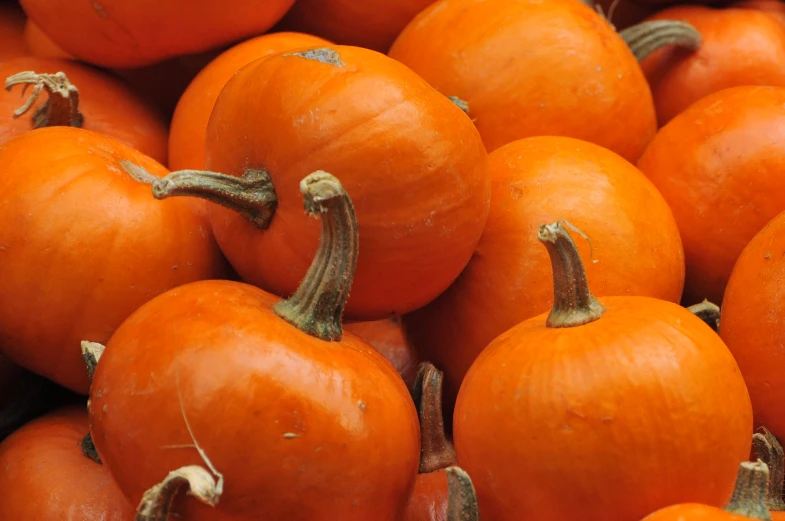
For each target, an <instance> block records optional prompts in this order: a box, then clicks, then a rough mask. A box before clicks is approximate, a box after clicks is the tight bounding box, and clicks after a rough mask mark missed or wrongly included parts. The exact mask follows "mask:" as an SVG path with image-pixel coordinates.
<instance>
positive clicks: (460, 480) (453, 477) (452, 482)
mask: <svg viewBox="0 0 785 521" xmlns="http://www.w3.org/2000/svg"><path fill="white" fill-rule="evenodd" d="M446 472H447V494H448V500H447V501H448V503H447V521H480V507H479V505H478V504H477V494H476V493H475V491H474V485H473V484H472V480H471V478H469V475H468V474H467V473H466V472H465V471H464V470H463V469H461V468H460V467H455V466H453V467H448V468H447V470H446Z"/></svg>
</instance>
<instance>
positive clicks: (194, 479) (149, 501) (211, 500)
mask: <svg viewBox="0 0 785 521" xmlns="http://www.w3.org/2000/svg"><path fill="white" fill-rule="evenodd" d="M183 488H186V490H187V494H188V495H189V496H193V497H195V498H196V499H198V500H199V501H201V502H202V503H204V504H206V505H209V506H211V507H214V506H215V505H217V504H218V500H219V499H220V497H221V494H222V493H223V483H222V482H221V481H220V480H219V481H218V482H216V481H215V480H214V479H213V476H212V475H211V474H210V473H209V472H208V471H207V470H206V469H204V468H203V467H200V466H198V465H191V466H188V467H183V468H180V469H177V470H175V471H173V472H170V473H169V475H168V476H166V478H165V479H164V480H163V481H162V482H161V483H159V484H157V485H155V486H154V487H153V488H151V489H150V490H148V491H147V492H145V493H144V496H142V501H141V502H140V503H139V507H138V508H137V510H136V521H168V519H169V514H170V511H171V509H172V501H174V498H175V496H176V495H177V493H178V492H179V491H180V490H181V489H183Z"/></svg>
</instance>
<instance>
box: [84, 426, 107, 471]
mask: <svg viewBox="0 0 785 521" xmlns="http://www.w3.org/2000/svg"><path fill="white" fill-rule="evenodd" d="M79 447H81V449H82V454H84V457H85V458H87V459H89V460H93V461H94V462H96V463H98V464H99V465H103V463H102V462H101V458H100V456H98V451H97V450H96V449H95V444H94V443H93V436H92V435H91V434H90V433H89V432H88V433H87V434H86V435H85V437H84V438H82V441H80V442H79Z"/></svg>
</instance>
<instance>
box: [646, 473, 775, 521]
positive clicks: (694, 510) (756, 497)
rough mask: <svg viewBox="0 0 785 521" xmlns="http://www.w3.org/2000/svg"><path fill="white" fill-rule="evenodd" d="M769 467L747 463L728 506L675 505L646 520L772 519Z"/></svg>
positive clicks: (712, 520)
mask: <svg viewBox="0 0 785 521" xmlns="http://www.w3.org/2000/svg"><path fill="white" fill-rule="evenodd" d="M768 483H769V469H768V468H767V467H766V464H764V463H762V462H760V461H758V462H755V463H751V462H744V463H742V464H741V466H740V468H739V476H738V480H737V481H736V487H735V489H734V491H733V498H732V499H731V501H730V503H729V504H728V506H726V507H725V509H720V508H717V507H715V506H709V505H704V504H700V503H687V504H682V505H673V506H669V507H666V508H663V509H662V510H659V511H657V512H654V513H653V514H651V515H649V516H646V517H645V518H644V521H682V520H686V519H689V520H690V521H746V520H749V519H760V520H762V521H771V519H772V518H771V515H770V514H769V511H768V510H767V509H766V492H767V488H768Z"/></svg>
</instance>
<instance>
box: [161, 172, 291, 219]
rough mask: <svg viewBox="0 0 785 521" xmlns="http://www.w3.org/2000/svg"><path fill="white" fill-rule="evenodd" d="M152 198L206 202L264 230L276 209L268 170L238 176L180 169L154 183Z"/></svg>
mask: <svg viewBox="0 0 785 521" xmlns="http://www.w3.org/2000/svg"><path fill="white" fill-rule="evenodd" d="M152 185H153V196H154V197H155V198H156V199H166V198H167V197H172V196H189V197H199V198H201V199H206V200H208V201H211V202H213V203H216V204H220V205H221V206H224V207H226V208H229V209H230V210H234V211H235V212H237V213H239V214H240V215H242V216H243V217H245V218H246V219H248V220H249V221H251V223H253V225H254V226H256V227H257V228H259V229H261V230H265V229H267V228H268V227H269V226H270V222H271V221H272V219H273V215H275V210H276V209H277V208H278V196H277V194H276V193H275V187H273V182H272V179H270V174H269V173H268V172H267V170H259V169H253V168H251V169H248V170H246V171H245V173H244V174H243V175H242V176H241V177H235V176H232V175H226V174H220V173H217V172H207V171H202V170H179V171H177V172H172V173H171V174H169V175H167V176H166V177H163V178H161V179H158V180H155V181H153V183H152Z"/></svg>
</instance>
